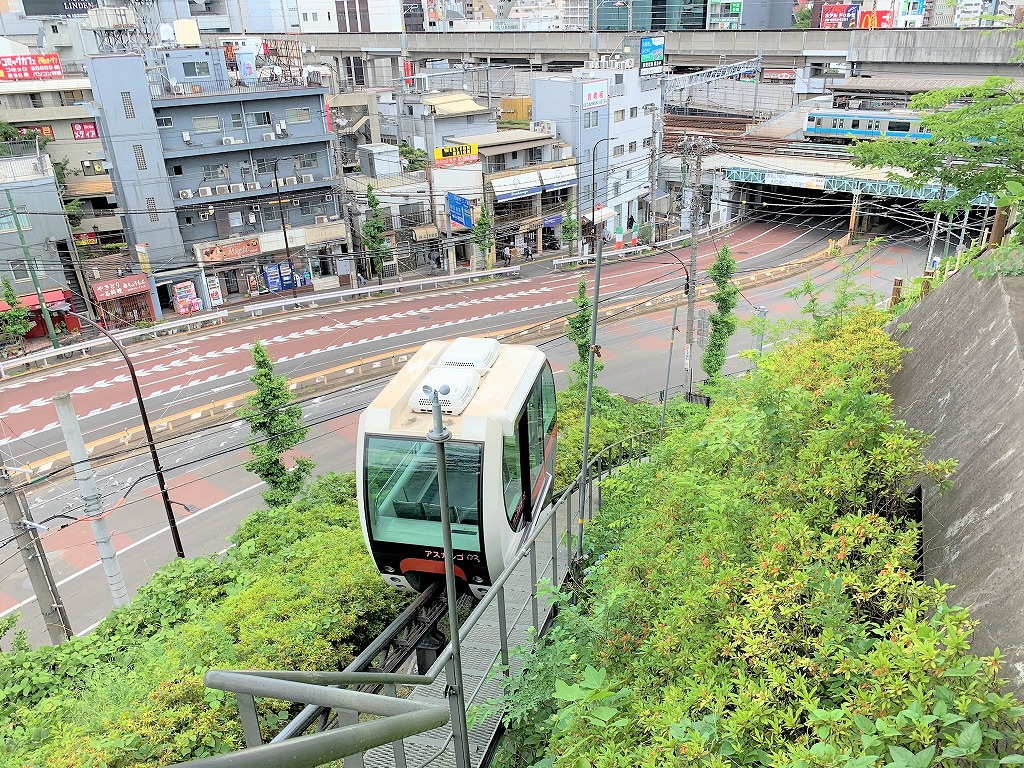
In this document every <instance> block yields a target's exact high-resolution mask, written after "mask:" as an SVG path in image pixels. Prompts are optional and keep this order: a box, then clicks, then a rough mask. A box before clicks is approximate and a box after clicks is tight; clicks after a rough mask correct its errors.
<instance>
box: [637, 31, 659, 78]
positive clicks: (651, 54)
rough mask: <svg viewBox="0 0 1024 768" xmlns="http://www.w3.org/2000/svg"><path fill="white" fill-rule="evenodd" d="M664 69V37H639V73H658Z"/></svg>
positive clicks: (643, 74)
mask: <svg viewBox="0 0 1024 768" xmlns="http://www.w3.org/2000/svg"><path fill="white" fill-rule="evenodd" d="M664 71H665V38H664V36H662V37H641V38H640V75H641V76H650V75H660V74H662V73H664Z"/></svg>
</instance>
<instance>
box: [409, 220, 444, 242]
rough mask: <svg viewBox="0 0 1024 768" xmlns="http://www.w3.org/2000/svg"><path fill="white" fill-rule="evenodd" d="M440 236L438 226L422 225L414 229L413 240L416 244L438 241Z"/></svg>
mask: <svg viewBox="0 0 1024 768" xmlns="http://www.w3.org/2000/svg"><path fill="white" fill-rule="evenodd" d="M440 236H441V235H440V234H439V233H438V231H437V225H436V224H420V225H419V226H418V227H413V228H412V239H413V240H415V241H416V242H421V241H423V240H437V239H438V238H439V237H440Z"/></svg>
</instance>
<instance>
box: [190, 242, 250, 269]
mask: <svg viewBox="0 0 1024 768" xmlns="http://www.w3.org/2000/svg"><path fill="white" fill-rule="evenodd" d="M193 247H194V248H195V252H196V258H197V259H198V260H199V263H200V264H217V263H220V262H223V261H235V260H236V259H247V258H249V257H251V256H259V255H260V241H259V238H256V237H250V238H246V239H245V240H235V241H233V242H225V243H204V244H202V245H196V246H193Z"/></svg>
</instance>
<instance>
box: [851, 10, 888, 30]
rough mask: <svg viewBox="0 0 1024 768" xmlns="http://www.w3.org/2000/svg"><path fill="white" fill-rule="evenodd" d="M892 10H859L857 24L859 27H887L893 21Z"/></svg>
mask: <svg viewBox="0 0 1024 768" xmlns="http://www.w3.org/2000/svg"><path fill="white" fill-rule="evenodd" d="M895 17H896V13H895V12H894V11H861V12H860V22H859V23H858V25H857V26H859V27H860V28H861V29H889V28H891V27H892V25H893V22H894V21H895Z"/></svg>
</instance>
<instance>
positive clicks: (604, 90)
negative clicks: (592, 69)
mask: <svg viewBox="0 0 1024 768" xmlns="http://www.w3.org/2000/svg"><path fill="white" fill-rule="evenodd" d="M607 103H608V81H607V80H590V81H588V82H586V83H584V84H583V108H584V109H594V108H596V107H603V106H604V105H605V104H607Z"/></svg>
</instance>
